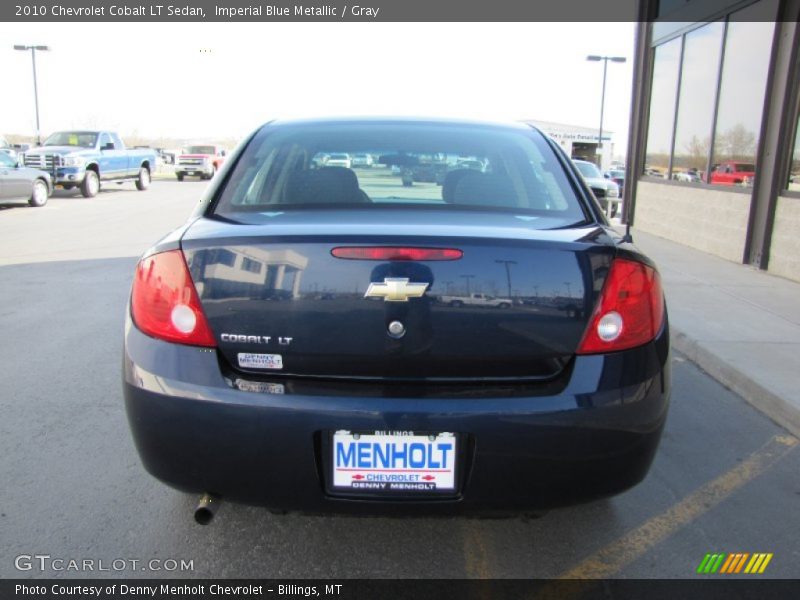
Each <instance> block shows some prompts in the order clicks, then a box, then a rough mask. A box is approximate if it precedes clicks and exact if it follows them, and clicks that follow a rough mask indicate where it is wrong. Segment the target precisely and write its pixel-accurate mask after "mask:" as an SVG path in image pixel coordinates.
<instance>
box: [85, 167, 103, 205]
mask: <svg viewBox="0 0 800 600" xmlns="http://www.w3.org/2000/svg"><path fill="white" fill-rule="evenodd" d="M99 191H100V177H98V175H97V172H96V171H92V170H91V169H90V170H88V171H86V175H84V176H83V182H82V183H81V194H83V197H84V198H94V197H95V196H97V193H98V192H99Z"/></svg>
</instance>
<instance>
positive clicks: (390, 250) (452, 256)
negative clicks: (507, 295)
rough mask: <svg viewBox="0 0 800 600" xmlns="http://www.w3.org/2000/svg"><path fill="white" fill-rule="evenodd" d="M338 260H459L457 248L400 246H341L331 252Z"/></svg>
mask: <svg viewBox="0 0 800 600" xmlns="http://www.w3.org/2000/svg"><path fill="white" fill-rule="evenodd" d="M331 254H333V255H334V256H335V257H336V258H349V259H356V260H458V259H459V258H461V257H462V256H464V252H462V251H461V250H458V249H456V248H407V247H398V246H341V247H339V248H334V249H333V250H331Z"/></svg>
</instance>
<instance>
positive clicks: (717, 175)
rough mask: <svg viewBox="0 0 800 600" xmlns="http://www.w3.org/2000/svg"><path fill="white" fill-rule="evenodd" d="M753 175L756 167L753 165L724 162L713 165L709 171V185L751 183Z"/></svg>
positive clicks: (733, 161)
mask: <svg viewBox="0 0 800 600" xmlns="http://www.w3.org/2000/svg"><path fill="white" fill-rule="evenodd" d="M755 175H756V166H755V165H754V164H753V163H746V162H739V161H735V160H726V161H724V162H721V163H719V164H718V165H714V168H713V169H712V170H711V181H710V183H714V184H718V185H742V184H745V183H746V182H747V181H750V182H752V180H753V178H754V177H755ZM748 178H749V179H748Z"/></svg>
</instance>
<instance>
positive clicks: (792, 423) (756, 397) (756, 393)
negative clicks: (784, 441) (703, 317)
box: [670, 324, 800, 437]
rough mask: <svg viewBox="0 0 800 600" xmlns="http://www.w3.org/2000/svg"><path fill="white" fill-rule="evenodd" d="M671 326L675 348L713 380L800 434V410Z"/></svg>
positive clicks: (799, 435) (775, 420)
mask: <svg viewBox="0 0 800 600" xmlns="http://www.w3.org/2000/svg"><path fill="white" fill-rule="evenodd" d="M670 329H671V334H672V348H673V349H675V350H677V351H678V352H680V353H681V354H684V355H686V358H688V359H689V360H690V361H692V362H693V363H694V364H696V365H697V366H698V367H700V368H701V369H702V370H703V371H705V372H706V373H707V374H708V375H709V376H711V378H712V379H715V380H716V381H717V382H719V383H721V384H722V385H724V386H725V387H726V388H728V389H729V390H731V391H733V392H735V393H736V394H738V395H739V396H741V397H742V398H743V399H744V400H745V401H746V402H747V403H748V404H749V405H750V406H752V407H753V408H755V409H756V410H758V411H759V412H760V413H762V414H763V415H765V416H766V417H768V418H769V419H770V420H771V421H773V422H774V423H776V424H777V425H779V426H780V427H783V428H784V429H786V430H787V431H789V432H790V433H792V434H793V435H795V436H797V437H800V409H798V408H797V407H796V406H793V405H792V404H791V403H789V402H787V401H786V400H785V399H784V398H782V397H781V396H779V395H777V394H775V393H774V392H771V391H770V390H768V389H767V388H765V387H764V386H762V385H761V384H760V383H758V382H756V381H755V380H753V379H752V378H750V377H748V376H747V375H745V374H744V373H742V372H741V371H739V370H738V369H736V368H734V367H733V366H731V365H730V364H728V363H727V362H725V361H724V360H722V359H721V358H719V357H718V356H716V355H715V354H713V353H712V352H709V351H708V350H706V349H705V348H703V346H702V345H701V344H700V343H699V342H698V341H697V340H695V339H692V338H691V337H690V336H688V335H686V334H685V333H683V332H682V331H680V330H679V329H677V328H676V327H675V325H674V324H670Z"/></svg>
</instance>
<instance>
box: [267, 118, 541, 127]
mask: <svg viewBox="0 0 800 600" xmlns="http://www.w3.org/2000/svg"><path fill="white" fill-rule="evenodd" d="M268 124H269V125H270V126H273V125H274V126H287V127H289V126H309V125H329V124H330V125H335V124H342V125H367V124H371V125H453V126H465V127H481V128H490V129H508V130H517V131H530V130H531V129H536V127H534V126H532V125H529V124H527V123H523V122H521V121H489V120H484V121H481V120H471V119H456V118H444V117H390V116H386V117H380V116H374V117H373V116H367V117H322V118H313V119H276V120H274V121H270V122H269V123H268ZM537 131H538V129H537Z"/></svg>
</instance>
